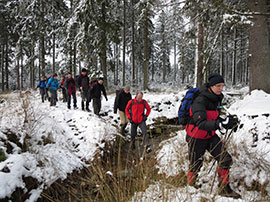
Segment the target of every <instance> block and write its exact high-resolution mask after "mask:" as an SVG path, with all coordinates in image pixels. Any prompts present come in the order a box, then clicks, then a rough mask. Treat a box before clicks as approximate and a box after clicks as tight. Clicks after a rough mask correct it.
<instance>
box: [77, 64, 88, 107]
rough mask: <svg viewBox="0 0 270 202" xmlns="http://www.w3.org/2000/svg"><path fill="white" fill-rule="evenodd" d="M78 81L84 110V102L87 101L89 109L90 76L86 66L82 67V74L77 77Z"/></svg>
mask: <svg viewBox="0 0 270 202" xmlns="http://www.w3.org/2000/svg"><path fill="white" fill-rule="evenodd" d="M77 81H78V87H79V90H80V92H81V97H82V102H81V106H82V110H84V103H85V102H86V111H88V112H89V111H90V110H89V99H88V93H89V92H88V91H89V77H88V76H87V71H86V69H85V68H83V69H82V72H81V75H80V76H79V77H78V79H77Z"/></svg>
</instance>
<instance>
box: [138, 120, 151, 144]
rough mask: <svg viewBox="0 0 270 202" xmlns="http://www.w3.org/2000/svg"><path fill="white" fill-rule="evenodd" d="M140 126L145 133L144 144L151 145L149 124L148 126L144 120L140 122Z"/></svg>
mask: <svg viewBox="0 0 270 202" xmlns="http://www.w3.org/2000/svg"><path fill="white" fill-rule="evenodd" d="M139 128H140V129H141V131H142V134H143V145H144V146H148V145H149V135H148V133H147V126H146V123H145V121H142V122H141V123H140V124H139Z"/></svg>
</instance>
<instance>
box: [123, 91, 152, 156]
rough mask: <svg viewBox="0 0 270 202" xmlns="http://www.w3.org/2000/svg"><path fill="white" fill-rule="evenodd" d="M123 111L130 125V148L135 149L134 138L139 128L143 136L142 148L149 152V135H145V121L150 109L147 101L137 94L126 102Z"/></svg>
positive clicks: (140, 94) (141, 94) (140, 93)
mask: <svg viewBox="0 0 270 202" xmlns="http://www.w3.org/2000/svg"><path fill="white" fill-rule="evenodd" d="M145 109H146V113H145ZM125 111H126V114H127V117H128V119H129V121H130V123H131V148H132V149H135V137H136V135H137V128H138V127H139V128H140V129H141V131H142V134H143V136H144V141H143V142H144V148H145V149H146V151H147V152H150V151H151V148H150V144H149V135H148V134H147V127H146V120H147V117H148V116H149V114H150V112H151V108H150V106H149V105H148V103H147V101H146V100H144V99H143V93H142V92H139V93H137V95H136V97H135V98H134V99H132V100H130V101H129V102H128V104H127V107H126V109H125Z"/></svg>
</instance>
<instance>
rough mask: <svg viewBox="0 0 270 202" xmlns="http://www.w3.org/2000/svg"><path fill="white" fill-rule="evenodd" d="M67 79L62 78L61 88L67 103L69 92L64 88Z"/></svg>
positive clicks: (64, 100)
mask: <svg viewBox="0 0 270 202" xmlns="http://www.w3.org/2000/svg"><path fill="white" fill-rule="evenodd" d="M65 80H66V77H65V75H63V76H62V81H61V83H60V88H61V89H62V95H63V102H66V101H67V91H66V88H65V87H64V84H65Z"/></svg>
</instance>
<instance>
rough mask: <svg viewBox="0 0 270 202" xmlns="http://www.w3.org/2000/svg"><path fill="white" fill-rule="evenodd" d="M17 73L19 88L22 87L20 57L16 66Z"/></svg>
mask: <svg viewBox="0 0 270 202" xmlns="http://www.w3.org/2000/svg"><path fill="white" fill-rule="evenodd" d="M16 71H17V72H16V73H17V90H20V89H21V85H20V57H17V68H16Z"/></svg>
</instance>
